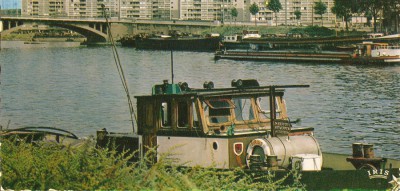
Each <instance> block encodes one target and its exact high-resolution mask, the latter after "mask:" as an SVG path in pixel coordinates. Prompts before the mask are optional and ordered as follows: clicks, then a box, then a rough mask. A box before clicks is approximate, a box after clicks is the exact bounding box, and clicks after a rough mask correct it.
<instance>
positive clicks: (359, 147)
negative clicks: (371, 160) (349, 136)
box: [353, 143, 364, 158]
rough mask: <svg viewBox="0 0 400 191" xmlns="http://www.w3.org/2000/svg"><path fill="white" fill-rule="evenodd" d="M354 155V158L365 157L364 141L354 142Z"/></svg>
mask: <svg viewBox="0 0 400 191" xmlns="http://www.w3.org/2000/svg"><path fill="white" fill-rule="evenodd" d="M353 157H354V158H360V157H361V158H362V157H364V154H363V144H362V143H353Z"/></svg>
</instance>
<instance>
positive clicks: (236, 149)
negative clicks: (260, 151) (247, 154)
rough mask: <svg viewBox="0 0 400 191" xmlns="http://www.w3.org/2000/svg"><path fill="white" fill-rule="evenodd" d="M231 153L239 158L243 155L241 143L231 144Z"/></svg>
mask: <svg viewBox="0 0 400 191" xmlns="http://www.w3.org/2000/svg"><path fill="white" fill-rule="evenodd" d="M233 152H234V153H235V155H236V156H239V155H241V154H242V153H243V143H242V142H238V143H234V144H233Z"/></svg>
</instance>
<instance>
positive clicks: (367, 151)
mask: <svg viewBox="0 0 400 191" xmlns="http://www.w3.org/2000/svg"><path fill="white" fill-rule="evenodd" d="M363 147H364V148H363V151H364V157H365V158H375V153H374V145H373V144H364V146H363Z"/></svg>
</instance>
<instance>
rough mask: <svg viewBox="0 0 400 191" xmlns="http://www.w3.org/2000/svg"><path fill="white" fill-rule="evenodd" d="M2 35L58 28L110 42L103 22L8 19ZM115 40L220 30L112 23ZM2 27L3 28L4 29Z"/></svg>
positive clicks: (201, 25) (189, 24)
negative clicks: (158, 34)
mask: <svg viewBox="0 0 400 191" xmlns="http://www.w3.org/2000/svg"><path fill="white" fill-rule="evenodd" d="M0 21H1V23H0V31H1V34H2V35H6V34H9V33H12V32H14V31H18V30H23V29H30V28H32V26H34V25H48V26H56V27H61V28H65V29H69V30H72V31H75V32H77V33H79V34H81V35H83V36H85V37H86V38H87V42H88V43H101V42H108V41H109V40H110V39H109V37H108V36H109V35H108V25H107V23H106V20H105V19H103V18H69V17H68V18H60V17H57V18H44V17H7V16H2V17H1V18H0ZM109 21H110V25H111V32H112V36H113V37H114V40H118V39H120V38H122V37H123V36H128V35H135V34H139V33H152V32H163V33H164V34H166V33H168V31H169V30H179V31H181V32H189V33H194V34H196V33H199V32H201V31H204V30H210V32H212V29H213V28H214V27H218V26H220V24H219V23H215V22H212V21H197V22H193V21H155V20H129V19H125V20H121V19H115V18H113V19H109ZM1 27H2V28H1Z"/></svg>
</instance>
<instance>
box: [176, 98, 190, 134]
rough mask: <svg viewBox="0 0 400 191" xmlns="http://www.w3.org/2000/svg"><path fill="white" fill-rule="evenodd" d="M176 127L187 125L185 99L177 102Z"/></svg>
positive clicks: (187, 114) (187, 109)
mask: <svg viewBox="0 0 400 191" xmlns="http://www.w3.org/2000/svg"><path fill="white" fill-rule="evenodd" d="M178 127H180V128H182V127H183V128H186V127H189V105H188V103H187V102H186V101H180V102H178Z"/></svg>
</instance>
